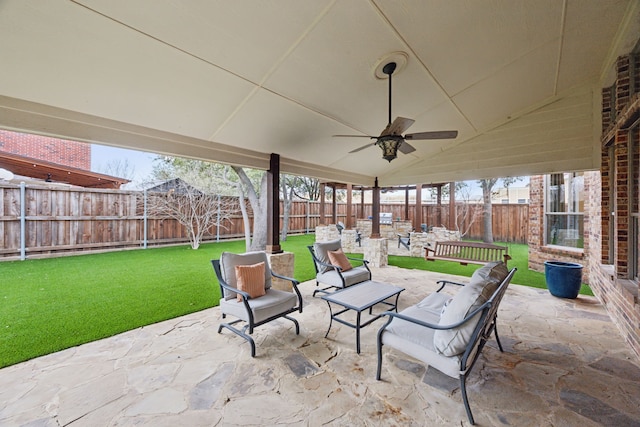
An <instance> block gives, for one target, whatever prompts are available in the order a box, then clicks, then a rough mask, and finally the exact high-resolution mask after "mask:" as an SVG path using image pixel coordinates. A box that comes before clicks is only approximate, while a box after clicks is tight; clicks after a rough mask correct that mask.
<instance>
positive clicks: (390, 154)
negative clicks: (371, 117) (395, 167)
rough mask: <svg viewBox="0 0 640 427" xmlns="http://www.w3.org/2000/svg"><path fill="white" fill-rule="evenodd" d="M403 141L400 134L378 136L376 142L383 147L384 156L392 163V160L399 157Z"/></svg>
mask: <svg viewBox="0 0 640 427" xmlns="http://www.w3.org/2000/svg"><path fill="white" fill-rule="evenodd" d="M402 142H403V141H402V136H400V135H387V136H383V137H380V138H378V142H377V143H376V144H377V145H378V146H379V147H380V148H382V158H383V159H385V160H386V161H388V162H389V163H391V160H393V159H395V158H396V157H398V148H400V144H402Z"/></svg>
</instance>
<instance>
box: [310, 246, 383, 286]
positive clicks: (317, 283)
mask: <svg viewBox="0 0 640 427" xmlns="http://www.w3.org/2000/svg"><path fill="white" fill-rule="evenodd" d="M307 248H308V249H309V252H311V256H312V257H313V268H314V269H315V270H316V277H317V276H318V273H319V272H320V271H319V270H318V266H319V265H320V266H323V267H327V268H330V269H332V270H336V271H337V272H338V275H339V276H340V280H342V289H344V288H346V287H347V284H346V282H345V280H344V276H343V275H342V268H340V267H338V266H335V265H333V264H327V263H325V262H322V261H320V260H319V259H318V257H317V256H316V253H315V251H314V250H313V245H310V246H307ZM347 259H348V260H351V261H357V262H361V263H362V265H364V268H366V269H367V271H368V272H369V280H371V270H370V269H369V266H368V264H369V261H367V260H366V259H362V258H352V257H347ZM316 286H320V282H318V280H317V279H316ZM331 288H335V286H327V287H326V288H321V289H316V290H314V291H313V295H312V296H314V297H315V296H316V294H317V293H318V292H321V293H324V294H328V293H329V289H331Z"/></svg>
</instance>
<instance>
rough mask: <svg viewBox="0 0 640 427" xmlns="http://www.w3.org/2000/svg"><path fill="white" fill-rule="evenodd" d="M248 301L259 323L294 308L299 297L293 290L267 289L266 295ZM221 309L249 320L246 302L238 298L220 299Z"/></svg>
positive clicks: (246, 320)
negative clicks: (239, 300)
mask: <svg viewBox="0 0 640 427" xmlns="http://www.w3.org/2000/svg"><path fill="white" fill-rule="evenodd" d="M248 302H249V307H250V308H251V311H252V312H253V321H254V323H259V322H262V321H263V320H265V319H268V318H270V317H273V316H277V315H279V314H282V313H284V312H287V311H289V310H291V309H293V308H294V307H295V306H296V304H297V302H298V298H297V297H296V294H294V293H293V292H285V291H280V290H277V289H267V290H266V292H265V294H264V296H261V297H260V298H255V299H253V298H252V299H250V300H248ZM220 311H221V312H222V313H223V314H228V315H232V316H235V317H238V318H240V319H242V320H244V321H245V322H248V321H249V314H248V313H247V310H246V308H245V305H244V303H242V302H238V300H236V299H230V300H224V299H222V300H220Z"/></svg>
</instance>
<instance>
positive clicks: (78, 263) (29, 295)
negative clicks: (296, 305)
mask: <svg viewBox="0 0 640 427" xmlns="http://www.w3.org/2000/svg"><path fill="white" fill-rule="evenodd" d="M313 239H314V236H313V235H307V236H292V237H289V238H288V240H287V241H286V242H282V246H283V249H284V250H287V251H291V252H294V253H296V255H297V256H296V263H295V276H296V277H297V278H302V279H301V280H309V279H311V278H312V277H313V276H314V275H315V274H314V269H313V264H312V262H311V256H310V255H309V252H308V250H307V248H306V245H307V244H312V243H313ZM222 251H229V252H236V253H242V252H244V251H245V243H244V240H241V241H231V242H229V241H225V242H221V243H210V244H203V245H201V246H200V249H198V250H195V251H194V250H192V249H191V248H190V247H189V246H173V247H165V248H152V249H146V250H128V251H118V252H109V253H101V254H90V255H79V256H70V257H62V258H51V259H37V260H26V261H11V262H1V263H0V272H1V274H2V290H1V291H0V298H1V300H2V310H0V367H5V366H8V365H12V364H15V363H18V362H21V361H24V360H28V359H31V358H34V357H38V356H41V355H44V354H49V353H53V352H55V351H59V350H62V349H65V348H69V347H73V346H76V345H79V344H83V343H86V342H90V341H95V340H97V339H100V338H105V337H109V336H112V335H115V334H118V333H120V332H124V331H128V330H131V329H135V328H138V327H141V326H145V325H149V324H152V323H156V322H160V321H162V320H166V319H171V318H174V317H177V316H181V315H184V314H188V313H192V312H195V311H199V310H203V309H205V308H208V307H212V306H215V305H217V304H218V299H219V294H220V288H219V286H218V282H217V280H216V279H215V273H214V272H213V268H212V267H211V263H210V260H211V259H214V258H218V257H219V256H220V253H222Z"/></svg>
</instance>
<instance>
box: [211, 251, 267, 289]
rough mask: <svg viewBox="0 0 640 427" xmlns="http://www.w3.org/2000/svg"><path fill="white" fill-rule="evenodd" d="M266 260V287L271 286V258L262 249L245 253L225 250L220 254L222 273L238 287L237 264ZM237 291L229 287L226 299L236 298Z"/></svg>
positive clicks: (225, 279) (225, 278) (226, 280)
mask: <svg viewBox="0 0 640 427" xmlns="http://www.w3.org/2000/svg"><path fill="white" fill-rule="evenodd" d="M259 262H264V263H265V264H264V265H265V268H264V287H265V289H269V288H271V268H270V267H269V260H268V259H267V254H266V253H265V252H262V251H258V252H247V253H244V254H233V253H231V252H223V253H222V255H220V273H221V274H222V278H223V279H224V281H225V282H227V284H228V285H229V286H231V287H234V288H236V289H237V288H238V281H237V279H236V265H252V264H258V263H259ZM236 295H238V294H236V293H235V292H231V291H229V290H227V289H225V290H224V299H225V300H229V299H235V298H236Z"/></svg>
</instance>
